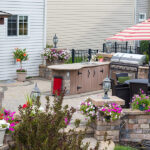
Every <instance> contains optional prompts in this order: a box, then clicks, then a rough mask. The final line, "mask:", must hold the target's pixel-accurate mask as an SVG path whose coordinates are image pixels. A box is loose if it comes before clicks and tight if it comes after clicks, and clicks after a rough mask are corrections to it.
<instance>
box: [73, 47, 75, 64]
mask: <svg viewBox="0 0 150 150" xmlns="http://www.w3.org/2000/svg"><path fill="white" fill-rule="evenodd" d="M74 58H75V50H74V49H72V63H74Z"/></svg>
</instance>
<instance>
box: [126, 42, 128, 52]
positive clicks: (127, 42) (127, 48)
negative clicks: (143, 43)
mask: <svg viewBox="0 0 150 150" xmlns="http://www.w3.org/2000/svg"><path fill="white" fill-rule="evenodd" d="M127 51H128V42H126V53H127Z"/></svg>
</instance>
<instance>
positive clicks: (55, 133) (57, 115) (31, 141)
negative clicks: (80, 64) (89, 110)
mask: <svg viewBox="0 0 150 150" xmlns="http://www.w3.org/2000/svg"><path fill="white" fill-rule="evenodd" d="M63 97H64V92H63V93H62V94H61V96H56V97H55V98H54V101H53V105H52V106H51V105H50V99H49V97H46V100H47V104H46V108H45V112H42V111H39V108H40V99H39V98H38V99H37V100H36V101H33V103H34V105H33V106H32V105H28V103H27V104H26V105H27V106H26V107H23V106H20V107H19V112H20V115H21V119H22V121H21V122H20V124H19V125H18V126H17V128H16V130H15V133H14V141H15V146H14V148H12V149H14V150H87V149H88V146H89V143H86V144H84V145H83V143H82V140H83V138H84V134H85V132H80V133H79V134H76V132H75V128H74V129H70V130H69V132H68V133H66V132H64V129H65V128H66V127H67V126H68V124H69V123H70V120H71V118H72V115H73V114H74V112H75V111H76V110H75V109H74V108H69V107H68V105H66V106H64V107H63V106H62V102H63ZM33 108H34V111H35V113H34V114H33ZM79 123H80V121H79V120H76V121H75V127H76V128H77V127H79ZM96 149H98V144H97V146H96V148H95V150H96Z"/></svg>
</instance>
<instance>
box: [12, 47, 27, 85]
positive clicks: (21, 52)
mask: <svg viewBox="0 0 150 150" xmlns="http://www.w3.org/2000/svg"><path fill="white" fill-rule="evenodd" d="M13 54H14V58H15V59H16V61H17V62H19V63H20V69H17V71H16V72H17V80H18V81H21V82H23V81H25V80H26V74H27V72H26V70H25V69H23V68H22V62H23V61H26V60H28V55H27V53H26V49H19V48H15V51H14V52H13Z"/></svg>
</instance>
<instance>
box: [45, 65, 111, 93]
mask: <svg viewBox="0 0 150 150" xmlns="http://www.w3.org/2000/svg"><path fill="white" fill-rule="evenodd" d="M48 68H49V69H51V70H52V80H51V82H52V84H51V85H52V87H51V88H52V90H51V91H52V93H55V92H56V91H61V90H64V89H66V94H67V95H74V94H80V93H86V92H92V91H98V90H101V89H102V85H103V80H104V79H105V78H106V77H107V76H109V62H86V63H75V64H63V65H52V66H48ZM56 78H61V79H62V83H61V85H60V86H59V88H55V90H54V91H53V87H54V85H55V84H56V82H54V79H55V80H56ZM55 87H57V86H55Z"/></svg>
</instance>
